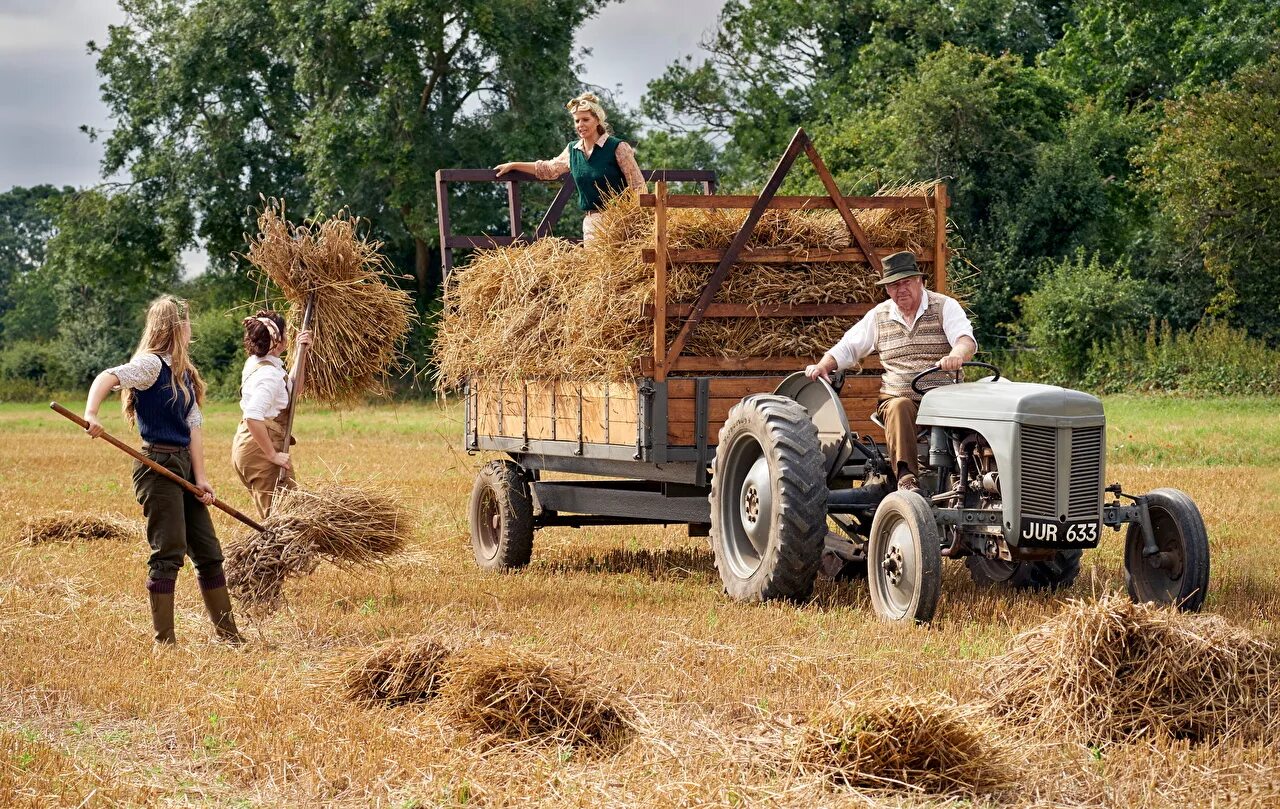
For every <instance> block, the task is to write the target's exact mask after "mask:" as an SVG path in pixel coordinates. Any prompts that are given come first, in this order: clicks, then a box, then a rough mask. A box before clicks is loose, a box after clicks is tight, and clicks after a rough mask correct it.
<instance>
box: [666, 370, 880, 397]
mask: <svg viewBox="0 0 1280 809" xmlns="http://www.w3.org/2000/svg"><path fill="white" fill-rule="evenodd" d="M783 379H786V377H785V376H782V375H777V376H720V377H713V378H712V379H711V382H710V384H709V385H708V393H709V394H710V396H711V397H712V398H720V399H724V398H733V399H741V398H742V397H743V396H747V395H749V394H752V393H773V391H774V390H776V389H777V387H778V385H780V384H782V380H783ZM879 390H880V375H879V374H875V375H868V376H857V375H854V376H847V377H845V381H844V387H842V388H841V389H840V395H841V396H842V397H844V396H847V397H850V398H866V397H868V396H874V395H876V394H877V393H878V392H879ZM694 395H695V394H694V383H693V380H692V379H671V380H668V381H667V400H668V401H672V400H675V399H690V400H692V399H693V397H694Z"/></svg>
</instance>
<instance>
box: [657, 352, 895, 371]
mask: <svg viewBox="0 0 1280 809" xmlns="http://www.w3.org/2000/svg"><path fill="white" fill-rule="evenodd" d="M821 358H822V355H821V354H817V355H814V356H810V357H680V358H678V359H677V360H676V361H675V362H674V363H672V365H671V366H670V367H669V368H668V369H667V371H668V373H672V372H685V373H689V372H693V371H707V372H715V373H750V372H752V371H787V372H792V371H803V370H804V367H805V366H806V365H810V364H812V363H815V362H817V361H818V360H819V359H821ZM647 359H649V358H648V357H644V358H642V363H641V365H642V366H643V360H647ZM862 369H863V370H880V369H881V365H880V360H879V358H877V357H875V356H871V357H867V358H866V359H865V360H863V361H862ZM642 371H643V367H642ZM646 375H648V374H646Z"/></svg>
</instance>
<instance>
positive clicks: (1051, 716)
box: [985, 595, 1280, 744]
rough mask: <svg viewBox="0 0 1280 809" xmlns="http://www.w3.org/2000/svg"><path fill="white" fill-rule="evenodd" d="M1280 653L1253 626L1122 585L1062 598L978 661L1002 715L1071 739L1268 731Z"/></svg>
mask: <svg viewBox="0 0 1280 809" xmlns="http://www.w3.org/2000/svg"><path fill="white" fill-rule="evenodd" d="M1278 662H1280V655H1277V650H1276V648H1275V647H1274V646H1273V645H1272V644H1270V643H1268V642H1267V641H1266V640H1264V639H1263V638H1262V637H1260V636H1259V635H1257V634H1255V633H1253V632H1250V631H1249V630H1246V629H1243V628H1240V627H1236V626H1233V625H1231V624H1230V623H1228V622H1227V621H1225V620H1224V619H1222V618H1220V617H1218V616H1214V615H1194V614H1186V613H1181V612H1178V611H1176V610H1174V609H1170V608H1167V607H1158V606H1156V605H1154V604H1134V603H1132V602H1131V601H1129V600H1128V599H1127V598H1125V597H1123V596H1121V595H1110V596H1106V597H1104V598H1102V599H1099V600H1097V601H1071V602H1069V603H1068V605H1067V607H1066V608H1065V609H1064V610H1063V611H1062V612H1061V613H1060V614H1058V615H1057V616H1055V617H1053V618H1051V619H1050V620H1048V621H1046V622H1044V623H1043V624H1041V625H1040V626H1037V627H1035V628H1034V629H1031V630H1029V631H1027V632H1024V633H1022V634H1021V635H1019V636H1017V637H1016V638H1014V639H1013V640H1012V641H1011V642H1010V644H1009V647H1008V650H1007V651H1006V652H1005V653H1004V654H1003V655H1001V656H1000V657H997V658H994V659H992V660H991V661H990V662H989V663H988V664H987V666H986V674H985V680H986V689H987V692H988V693H989V694H990V695H991V702H992V706H993V708H994V709H995V711H996V712H997V713H998V714H999V715H1001V716H1002V717H1004V718H1005V719H1007V720H1009V721H1011V722H1013V723H1016V724H1018V725H1022V726H1026V727H1028V728H1030V729H1033V730H1040V731H1044V732H1046V733H1049V734H1052V735H1054V736H1055V737H1061V736H1063V735H1065V736H1066V737H1067V738H1070V739H1074V740H1076V741H1078V742H1081V743H1086V744H1097V743H1105V742H1119V741H1127V740H1130V739H1134V738H1137V737H1153V738H1174V739H1186V740H1190V741H1196V742H1217V741H1221V740H1224V739H1231V738H1252V737H1257V736H1260V735H1264V736H1265V735H1268V734H1270V735H1275V733H1276V730H1277V728H1276V719H1277V716H1278V715H1280V714H1278V713H1277V709H1278V708H1280V704H1278V701H1280V669H1278V667H1277V663H1278Z"/></svg>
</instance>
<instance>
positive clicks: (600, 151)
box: [569, 135, 627, 213]
mask: <svg viewBox="0 0 1280 809" xmlns="http://www.w3.org/2000/svg"><path fill="white" fill-rule="evenodd" d="M620 143H622V141H620V140H618V139H617V138H615V137H614V136H612V135H610V136H609V138H608V140H606V141H605V142H604V144H603V145H601V146H597V147H595V148H594V149H592V150H591V157H587V156H586V155H585V154H583V153H582V150H581V149H578V148H576V147H575V144H572V143H571V144H569V173H570V174H572V175H573V184H574V185H576V186H577V187H578V206H579V207H581V208H582V210H584V211H586V212H587V213H590V212H592V211H598V210H600V209H601V208H602V207H604V198H605V197H609V196H613V195H614V194H617V193H618V192H620V191H623V190H624V189H626V187H627V180H626V178H625V177H623V176H622V167H621V166H619V165H618V156H617V151H618V144H620Z"/></svg>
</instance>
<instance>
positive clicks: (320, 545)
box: [225, 484, 412, 610]
mask: <svg viewBox="0 0 1280 809" xmlns="http://www.w3.org/2000/svg"><path fill="white" fill-rule="evenodd" d="M263 527H264V528H265V529H266V530H265V531H262V532H261V533H253V534H250V535H248V536H246V537H244V538H243V539H241V540H240V541H239V542H237V543H235V544H234V545H232V546H231V547H229V548H228V549H227V553H226V563H225V568H226V571H227V586H228V587H230V588H231V591H232V593H233V594H234V595H235V596H236V598H237V599H238V600H239V601H241V602H242V603H244V604H245V605H246V606H248V607H251V608H257V609H262V610H269V609H273V608H275V607H277V606H279V604H280V603H281V601H282V598H283V588H284V583H285V580H286V579H289V578H295V577H298V576H306V575H310V574H311V573H313V572H314V571H315V569H316V568H317V567H318V566H319V565H320V563H321V562H328V563H330V564H332V565H335V566H337V567H339V568H349V567H368V566H373V565H377V564H380V563H381V562H383V561H384V560H385V559H386V557H388V556H390V555H391V554H394V553H397V552H398V551H400V550H402V549H403V548H404V546H405V544H406V543H407V542H408V540H409V538H410V536H411V534H412V526H411V524H410V523H409V521H408V518H407V512H406V511H405V509H404V508H403V506H402V505H401V504H400V503H399V501H397V500H396V499H395V498H394V497H391V496H390V495H387V494H383V493H381V492H378V491H374V490H372V489H366V488H360V487H356V486H346V485H340V484H325V485H322V486H319V487H317V488H314V489H309V490H308V489H285V490H282V491H279V492H277V493H276V496H275V499H274V500H273V502H272V504H271V514H270V516H269V517H267V519H266V520H265V521H264V523H263Z"/></svg>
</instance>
